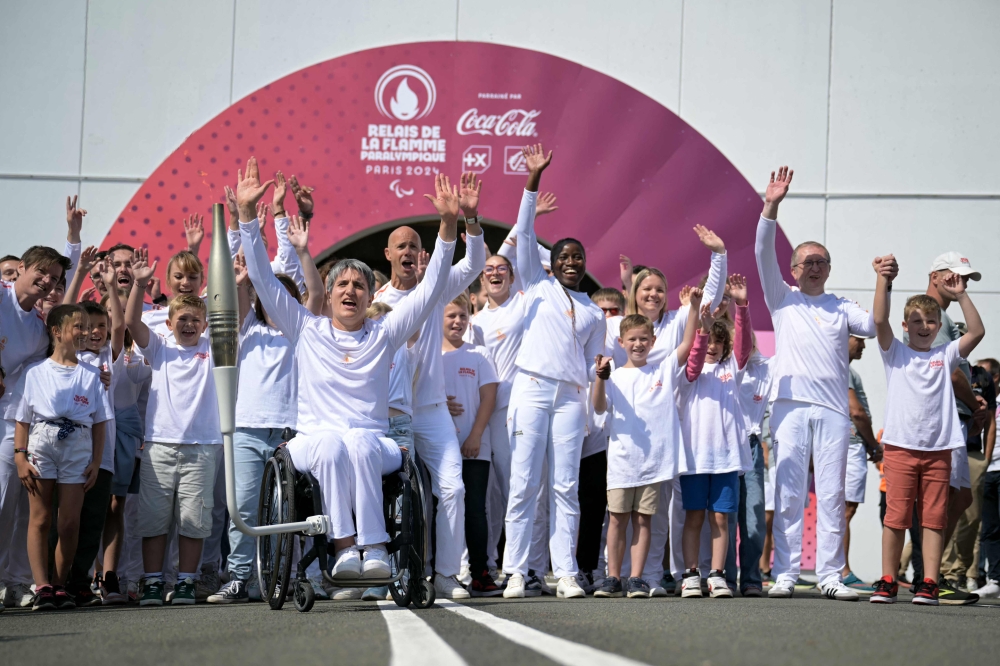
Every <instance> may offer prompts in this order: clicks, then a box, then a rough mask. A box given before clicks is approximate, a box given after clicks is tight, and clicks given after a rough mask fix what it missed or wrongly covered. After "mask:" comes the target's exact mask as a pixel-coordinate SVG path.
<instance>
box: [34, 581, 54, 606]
mask: <svg viewBox="0 0 1000 666" xmlns="http://www.w3.org/2000/svg"><path fill="white" fill-rule="evenodd" d="M55 609H56V597H55V594H54V593H53V590H52V586H51V585H42V586H41V587H39V588H37V589H36V590H35V601H34V603H33V604H31V610H33V611H37V610H55Z"/></svg>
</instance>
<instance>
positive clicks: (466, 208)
mask: <svg viewBox="0 0 1000 666" xmlns="http://www.w3.org/2000/svg"><path fill="white" fill-rule="evenodd" d="M459 184H460V187H459V190H458V205H459V206H460V207H461V209H462V214H463V215H464V216H465V218H466V219H468V218H470V217H477V216H478V215H479V193H480V192H482V191H483V181H481V180H479V179H478V178H476V174H474V173H472V172H465V173H463V174H462V175H461V176H460V177H459Z"/></svg>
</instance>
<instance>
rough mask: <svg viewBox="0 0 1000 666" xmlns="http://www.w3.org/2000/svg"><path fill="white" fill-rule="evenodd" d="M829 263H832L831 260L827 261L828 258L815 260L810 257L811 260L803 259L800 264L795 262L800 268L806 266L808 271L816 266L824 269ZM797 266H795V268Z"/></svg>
mask: <svg viewBox="0 0 1000 666" xmlns="http://www.w3.org/2000/svg"><path fill="white" fill-rule="evenodd" d="M829 265H830V262H829V261H827V260H826V259H815V260H813V259H810V260H809V261H803V262H802V263H800V264H795V266H798V267H800V268H804V269H805V270H807V271H810V270H812V269H814V268H819V269H820V270H822V269H824V268H826V267H827V266H829ZM795 266H793V268H794V267H795Z"/></svg>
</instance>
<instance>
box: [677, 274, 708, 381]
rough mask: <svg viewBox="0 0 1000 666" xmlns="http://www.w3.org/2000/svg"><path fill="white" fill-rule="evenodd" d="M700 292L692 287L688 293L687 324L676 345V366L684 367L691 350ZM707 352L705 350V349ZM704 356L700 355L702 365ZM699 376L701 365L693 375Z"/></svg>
mask: <svg viewBox="0 0 1000 666" xmlns="http://www.w3.org/2000/svg"><path fill="white" fill-rule="evenodd" d="M702 294H703V292H702V290H701V289H698V288H697V287H693V288H691V289H690V290H689V291H688V307H689V309H690V310H689V312H688V318H687V324H686V325H685V326H684V338H683V339H682V340H681V342H680V344H679V345H677V350H676V351H677V365H678V366H680V367H684V366H685V365H686V364H687V362H688V358H689V357H690V354H691V348H692V347H693V346H694V340H695V332H696V331H697V330H698V325H699V323H700V322H699V321H698V310H700V309H701V301H702ZM706 351H707V348H706ZM704 360H705V355H704V354H702V363H704ZM700 374H701V365H699V366H698V373H697V374H696V375H695V377H697V376H698V375H700Z"/></svg>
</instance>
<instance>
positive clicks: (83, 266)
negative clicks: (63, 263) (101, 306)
mask: <svg viewBox="0 0 1000 666" xmlns="http://www.w3.org/2000/svg"><path fill="white" fill-rule="evenodd" d="M96 262H97V248H96V247H94V246H93V245H91V246H90V247H88V248H87V249H86V250H84V251H83V252H80V253H79V254H78V255H77V260H76V263H74V264H73V268H74V269H75V270H74V273H73V279H72V280H71V281H70V282H69V283H68V284H67V285H66V293H65V294H63V304H64V305H73V304H75V303H78V302H79V301H80V289H81V287H83V281H84V280H85V279H86V277H87V276H88V275H90V269H91V268H93V267H94V264H95V263H96ZM114 284H115V281H114V279H113V278H112V280H111V282H105V283H104V287H105V289H109V290H110V288H111V287H112V286H114Z"/></svg>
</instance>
